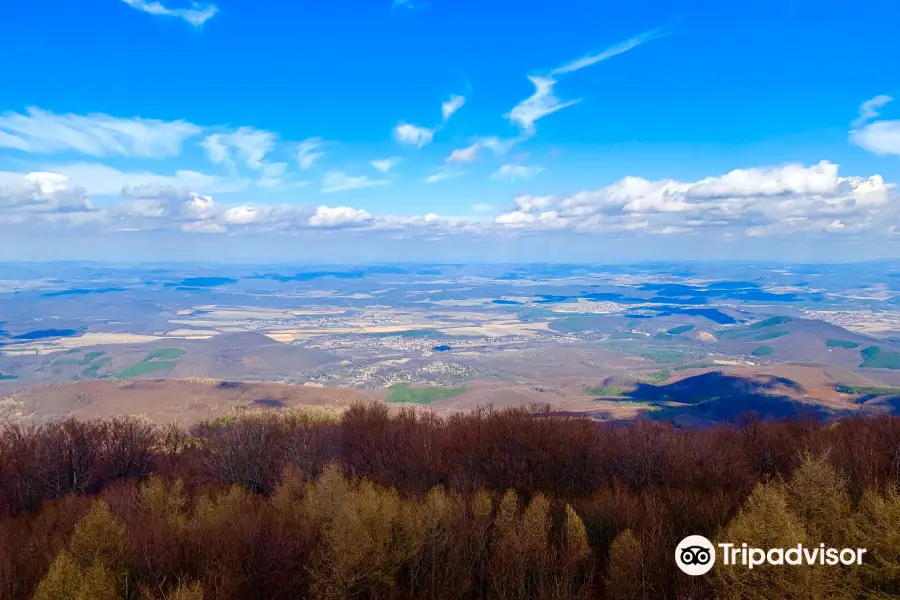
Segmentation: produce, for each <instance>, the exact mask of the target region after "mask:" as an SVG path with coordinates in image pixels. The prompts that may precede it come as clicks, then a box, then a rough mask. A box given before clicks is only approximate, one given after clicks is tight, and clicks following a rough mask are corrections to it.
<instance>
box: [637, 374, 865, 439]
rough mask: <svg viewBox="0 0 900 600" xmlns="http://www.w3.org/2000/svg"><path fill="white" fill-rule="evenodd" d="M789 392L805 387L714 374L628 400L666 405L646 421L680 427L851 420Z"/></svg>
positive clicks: (641, 390) (642, 388)
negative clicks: (751, 419)
mask: <svg viewBox="0 0 900 600" xmlns="http://www.w3.org/2000/svg"><path fill="white" fill-rule="evenodd" d="M786 390H789V393H795V394H798V395H802V394H803V393H804V392H805V390H804V389H803V386H801V385H800V384H798V383H797V382H796V381H793V380H791V379H787V378H784V377H774V376H762V377H760V376H757V377H754V378H752V379H748V378H743V377H737V376H734V375H725V374H723V373H720V372H717V371H713V372H710V373H704V374H702V375H697V376H695V377H688V378H686V379H682V380H681V381H677V382H675V383H671V384H668V385H659V386H656V385H651V384H647V383H641V384H638V386H637V387H636V388H635V389H634V390H632V391H631V392H628V393H627V394H626V395H625V397H626V398H628V399H629V400H633V401H636V402H642V403H653V404H657V405H662V406H660V408H659V410H656V411H655V412H652V413H650V414H649V415H648V416H650V417H652V418H654V419H660V420H666V421H672V422H673V423H675V424H676V425H692V426H696V425H704V424H706V425H708V424H712V423H733V422H736V421H738V419H739V418H740V417H742V416H744V415H747V414H748V413H753V414H755V415H756V416H757V417H758V418H759V419H762V420H766V421H769V420H780V419H799V418H810V417H811V418H814V419H817V420H821V421H829V420H833V419H835V418H837V417H840V416H843V415H845V414H850V413H849V411H834V410H830V409H827V408H825V407H821V406H816V405H814V404H809V403H806V402H800V401H798V400H796V399H795V398H793V397H792V396H791V395H788V393H785V391H786ZM779 392H780V393H779ZM668 403H677V404H676V405H674V406H673V405H670V404H668ZM679 405H680V406H679Z"/></svg>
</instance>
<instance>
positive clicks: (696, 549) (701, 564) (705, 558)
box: [675, 535, 716, 577]
mask: <svg viewBox="0 0 900 600" xmlns="http://www.w3.org/2000/svg"><path fill="white" fill-rule="evenodd" d="M715 563H716V551H715V547H714V546H713V544H712V542H710V541H709V540H708V539H706V538H705V537H703V536H702V535H689V536H688V537H686V538H684V539H683V540H681V543H679V544H678V547H676V548H675V564H677V565H678V568H679V569H681V570H682V571H683V572H684V573H687V574H688V575H691V576H693V577H696V576H698V575H703V574H705V573H708V572H709V570H710V569H712V568H713V565H715Z"/></svg>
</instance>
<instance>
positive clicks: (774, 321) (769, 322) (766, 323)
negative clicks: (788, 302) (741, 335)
mask: <svg viewBox="0 0 900 600" xmlns="http://www.w3.org/2000/svg"><path fill="white" fill-rule="evenodd" d="M794 320H795V319H793V318H792V317H771V318H769V319H765V320H762V321H757V322H756V323H754V324H753V325H749V326H748V327H747V329H762V328H763V327H772V326H774V325H782V324H784V323H790V322H791V321H794Z"/></svg>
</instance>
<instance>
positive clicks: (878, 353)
mask: <svg viewBox="0 0 900 600" xmlns="http://www.w3.org/2000/svg"><path fill="white" fill-rule="evenodd" d="M859 354H860V356H862V359H863V361H862V363H861V364H860V365H859V366H860V367H869V368H871V369H900V352H893V351H890V350H882V349H881V348H879V347H878V346H869V347H868V348H863V349H862V350H860V351H859Z"/></svg>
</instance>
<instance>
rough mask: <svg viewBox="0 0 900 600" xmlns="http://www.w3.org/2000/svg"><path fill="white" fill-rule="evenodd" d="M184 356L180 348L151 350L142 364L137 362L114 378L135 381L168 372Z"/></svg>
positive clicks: (142, 360)
mask: <svg viewBox="0 0 900 600" xmlns="http://www.w3.org/2000/svg"><path fill="white" fill-rule="evenodd" d="M183 354H184V350H181V349H180V348H158V349H156V350H151V351H150V352H148V353H147V356H145V357H144V358H143V359H141V361H140V362H137V363H135V364H133V365H131V366H130V367H125V368H124V369H122V370H121V371H119V372H118V373H115V374H114V375H113V376H114V377H116V378H117V379H134V378H135V377H140V376H141V375H147V374H149V373H155V372H157V371H166V370H168V369H171V368H172V367H174V366H175V362H176V360H177V359H178V358H180V357H181V356H182V355H183ZM101 366H102V365H101ZM98 369H99V366H98Z"/></svg>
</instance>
